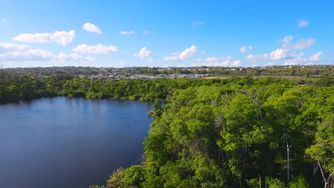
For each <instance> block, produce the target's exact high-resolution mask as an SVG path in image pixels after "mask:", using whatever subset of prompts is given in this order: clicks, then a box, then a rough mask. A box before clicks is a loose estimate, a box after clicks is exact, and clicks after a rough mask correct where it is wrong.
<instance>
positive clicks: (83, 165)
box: [0, 97, 152, 188]
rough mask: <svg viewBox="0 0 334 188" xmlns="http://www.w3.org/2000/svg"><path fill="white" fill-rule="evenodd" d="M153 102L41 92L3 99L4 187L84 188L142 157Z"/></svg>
mask: <svg viewBox="0 0 334 188" xmlns="http://www.w3.org/2000/svg"><path fill="white" fill-rule="evenodd" d="M151 108H152V104H150V103H142V102H138V101H116V100H87V99H83V98H66V97H55V98H42V99H37V100H33V101H30V102H20V103H11V104H3V105H0V187H4V188H67V187H71V188H85V187H88V186H89V185H91V184H104V183H105V182H106V180H107V178H108V177H109V175H111V174H112V172H113V171H114V170H115V169H117V168H119V167H128V166H130V165H132V164H136V163H140V161H141V158H142V156H143V148H144V146H143V142H144V139H145V136H146V135H147V133H148V130H149V125H150V123H151V122H152V119H151V118H150V117H148V115H147V113H148V112H149V111H150V110H151Z"/></svg>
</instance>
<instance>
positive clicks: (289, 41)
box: [281, 35, 316, 50]
mask: <svg viewBox="0 0 334 188" xmlns="http://www.w3.org/2000/svg"><path fill="white" fill-rule="evenodd" d="M293 40H294V37H293V36H290V35H289V36H286V37H284V38H283V39H282V40H281V43H282V48H284V49H288V50H300V49H306V48H309V47H311V46H313V45H314V44H315V42H316V40H315V39H314V38H304V39H300V40H298V41H297V42H295V43H293Z"/></svg>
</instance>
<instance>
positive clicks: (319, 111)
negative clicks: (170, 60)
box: [0, 73, 334, 188]
mask: <svg viewBox="0 0 334 188" xmlns="http://www.w3.org/2000/svg"><path fill="white" fill-rule="evenodd" d="M294 74H296V73H294ZM322 79H324V80H326V79H325V78H322ZM49 96H69V97H86V98H90V99H99V98H113V99H129V100H142V101H152V102H153V101H154V105H153V111H152V116H153V117H154V122H153V123H152V125H151V129H150V132H149V134H148V136H147V138H146V140H145V156H146V160H145V161H144V162H143V164H142V165H134V166H131V167H129V168H127V169H119V170H117V171H116V172H115V173H114V174H113V175H112V176H111V177H110V178H109V179H108V181H107V187H110V188H111V187H150V188H154V187H258V186H259V184H261V185H262V186H264V185H265V184H267V185H268V187H286V186H287V185H288V186H289V187H308V186H310V185H312V186H314V187H320V186H323V185H322V184H321V183H322V182H323V176H325V177H326V178H328V177H333V176H330V174H331V173H334V147H333V146H334V113H333V112H334V87H333V83H332V81H331V79H329V80H327V82H325V84H320V83H317V82H315V81H314V80H313V81H312V80H311V81H310V80H308V79H305V80H302V81H301V80H299V81H295V80H286V79H280V78H278V79H274V78H256V79H254V78H249V77H242V78H230V79H225V80H224V79H211V80H209V79H208V80H205V79H176V80H168V79H159V80H89V79H80V78H68V77H64V78H55V77H44V78H36V77H32V76H25V77H15V76H14V77H13V76H11V75H7V74H6V75H0V102H11V101H17V100H27V99H33V98H37V97H49ZM162 102H163V105H162ZM287 146H289V149H290V150H289V154H290V157H289V158H287V149H288V147H287ZM288 162H289V174H290V176H289V178H287V171H288V168H287V167H288V166H287V164H288ZM319 164H320V165H319ZM314 166H321V169H322V170H323V175H322V174H321V173H320V171H319V170H316V171H315V172H314V168H313V167H314ZM288 179H289V180H290V181H289V182H288ZM330 182H334V181H332V180H328V181H327V183H330Z"/></svg>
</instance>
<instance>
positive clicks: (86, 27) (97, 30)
mask: <svg viewBox="0 0 334 188" xmlns="http://www.w3.org/2000/svg"><path fill="white" fill-rule="evenodd" d="M82 29H83V30H85V31H87V32H90V33H97V34H102V30H101V29H100V28H99V27H98V26H97V25H95V24H92V23H89V22H87V23H85V24H83V25H82Z"/></svg>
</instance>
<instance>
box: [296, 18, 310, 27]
mask: <svg viewBox="0 0 334 188" xmlns="http://www.w3.org/2000/svg"><path fill="white" fill-rule="evenodd" d="M308 25H309V22H308V21H307V20H299V21H298V27H301V28H303V27H307V26H308Z"/></svg>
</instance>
